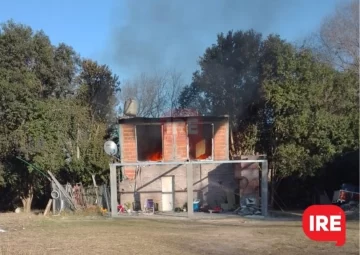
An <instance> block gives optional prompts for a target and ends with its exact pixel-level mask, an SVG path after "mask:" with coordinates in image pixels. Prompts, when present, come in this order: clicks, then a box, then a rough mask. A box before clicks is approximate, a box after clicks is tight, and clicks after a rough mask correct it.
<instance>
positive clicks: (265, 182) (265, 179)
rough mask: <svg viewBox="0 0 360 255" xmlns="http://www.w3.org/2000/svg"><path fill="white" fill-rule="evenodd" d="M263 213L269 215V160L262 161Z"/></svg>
mask: <svg viewBox="0 0 360 255" xmlns="http://www.w3.org/2000/svg"><path fill="white" fill-rule="evenodd" d="M261 213H262V215H263V216H264V217H266V216H268V162H267V160H264V161H263V162H262V163H261Z"/></svg>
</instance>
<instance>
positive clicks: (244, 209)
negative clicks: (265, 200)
mask: <svg viewBox="0 0 360 255" xmlns="http://www.w3.org/2000/svg"><path fill="white" fill-rule="evenodd" d="M234 213H235V214H238V215H241V216H245V215H261V208H260V207H259V206H258V203H257V201H256V198H250V197H248V198H245V199H244V200H243V201H242V202H241V203H240V207H239V208H238V209H236V210H235V211H234Z"/></svg>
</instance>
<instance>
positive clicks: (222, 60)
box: [179, 30, 261, 154]
mask: <svg viewBox="0 0 360 255" xmlns="http://www.w3.org/2000/svg"><path fill="white" fill-rule="evenodd" d="M260 46H261V34H259V33H256V32H255V31H253V30H249V31H245V32H243V31H236V32H233V31H229V32H228V33H227V34H226V35H225V34H219V35H218V37H217V43H216V44H214V45H212V46H211V47H209V48H207V49H206V51H205V53H204V56H202V57H201V58H200V60H199V65H200V71H197V72H195V73H194V74H193V82H192V84H191V85H190V86H186V87H185V88H184V89H183V91H182V93H181V95H180V97H179V104H180V106H181V107H182V108H196V109H197V110H199V111H200V112H201V113H202V114H206V115H223V114H227V115H229V116H230V124H231V127H232V129H233V131H234V135H235V143H236V146H234V147H233V150H235V151H234V152H236V153H237V154H247V153H254V150H255V144H256V137H257V132H258V131H257V126H256V125H255V124H252V125H249V121H250V120H253V118H252V117H251V112H252V111H253V107H252V105H253V104H254V103H255V102H254V100H256V95H257V93H258V89H259V81H258V78H259V75H258V72H259V68H258V63H259V56H260ZM245 119H246V120H247V121H246V123H245V122H244V120H245ZM254 138H255V139H254ZM245 140H246V142H244V141H245ZM240 141H241V142H240Z"/></svg>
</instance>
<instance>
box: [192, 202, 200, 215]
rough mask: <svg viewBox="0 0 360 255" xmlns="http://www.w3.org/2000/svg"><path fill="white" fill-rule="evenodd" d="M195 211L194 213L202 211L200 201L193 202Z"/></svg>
mask: <svg viewBox="0 0 360 255" xmlns="http://www.w3.org/2000/svg"><path fill="white" fill-rule="evenodd" d="M193 210H194V212H198V211H200V199H195V200H194V202H193Z"/></svg>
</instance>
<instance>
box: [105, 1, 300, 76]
mask: <svg viewBox="0 0 360 255" xmlns="http://www.w3.org/2000/svg"><path fill="white" fill-rule="evenodd" d="M300 2H301V1H300ZM297 3H298V1H294V0H272V1H268V0H249V1H247V0H124V2H123V4H122V5H121V6H117V7H115V8H114V12H116V15H115V18H114V21H113V24H114V26H113V28H112V38H111V45H110V47H109V49H108V54H107V56H111V62H112V64H113V65H114V66H116V67H117V68H119V69H120V71H121V73H122V75H123V74H125V75H126V76H132V75H133V74H135V73H139V72H148V71H153V70H155V69H157V70H162V69H164V68H176V69H177V70H179V71H180V72H183V74H184V75H185V77H186V78H190V77H191V73H192V72H193V71H195V70H196V68H197V66H196V65H197V60H198V58H199V57H200V56H201V55H202V54H203V53H204V50H205V49H206V47H208V46H210V45H211V43H215V42H216V35H217V34H218V33H220V32H224V33H226V32H227V31H229V30H239V29H243V30H247V29H254V30H256V31H257V32H261V33H263V34H264V35H266V34H268V33H276V32H277V30H278V29H276V28H274V27H272V24H274V23H277V24H279V23H281V15H280V14H281V13H284V12H286V10H287V9H288V7H289V6H291V7H292V10H293V11H294V6H296V5H297ZM124 20H126V24H124ZM284 22H285V21H284ZM286 22H289V21H286Z"/></svg>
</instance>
